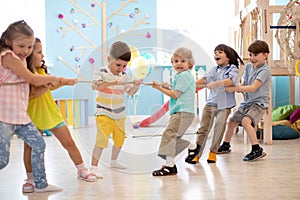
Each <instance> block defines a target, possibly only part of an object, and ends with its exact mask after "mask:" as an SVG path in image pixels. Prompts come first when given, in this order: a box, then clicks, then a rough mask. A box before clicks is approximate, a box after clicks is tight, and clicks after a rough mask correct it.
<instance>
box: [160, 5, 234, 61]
mask: <svg viewBox="0 0 300 200" xmlns="http://www.w3.org/2000/svg"><path fill="white" fill-rule="evenodd" d="M233 17H234V1H232V0H230V1H228V0H226V1H224V0H209V1H203V0H184V1H183V0H157V26H158V28H164V29H177V30H178V29H180V30H181V31H183V32H185V33H186V34H188V35H189V36H190V37H191V38H192V39H193V40H194V41H195V42H197V43H198V44H199V45H200V46H201V47H202V48H203V49H204V50H205V51H206V52H207V53H208V55H210V56H211V57H212V58H213V54H214V52H213V51H214V48H215V47H216V46H217V45H218V44H221V43H224V44H227V45H230V46H232V45H231V43H232V38H233V34H232V32H231V27H233V24H232V23H233ZM174 42H175V41H174ZM232 44H233V43H232ZM232 47H233V46H232Z"/></svg>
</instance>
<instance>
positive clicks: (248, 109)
mask: <svg viewBox="0 0 300 200" xmlns="http://www.w3.org/2000/svg"><path fill="white" fill-rule="evenodd" d="M266 109H267V108H265V107H264V106H263V105H258V104H256V103H255V104H252V105H250V106H245V107H239V109H238V110H237V111H236V112H235V113H233V115H232V117H231V118H230V120H231V121H234V122H236V123H238V124H239V125H241V123H242V120H243V118H244V117H249V118H250V119H251V121H252V123H251V125H252V126H253V127H256V125H257V124H258V123H259V121H260V120H261V119H262V118H263V116H264V114H265V111H266Z"/></svg>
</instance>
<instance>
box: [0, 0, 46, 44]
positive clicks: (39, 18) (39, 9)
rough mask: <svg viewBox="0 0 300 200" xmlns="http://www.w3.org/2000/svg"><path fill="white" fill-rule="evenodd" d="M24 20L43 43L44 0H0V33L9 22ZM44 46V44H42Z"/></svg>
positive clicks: (44, 35)
mask: <svg viewBox="0 0 300 200" xmlns="http://www.w3.org/2000/svg"><path fill="white" fill-rule="evenodd" d="M22 19H23V20H25V21H26V23H27V24H28V25H29V26H30V27H31V28H32V29H33V31H34V33H35V36H36V37H39V38H40V39H41V40H42V41H43V44H44V43H45V42H46V41H45V38H46V33H45V0H0V33H1V34H2V32H3V31H5V29H6V28H7V26H8V25H9V24H11V23H12V22H15V21H19V20H22ZM44 46H46V45H44Z"/></svg>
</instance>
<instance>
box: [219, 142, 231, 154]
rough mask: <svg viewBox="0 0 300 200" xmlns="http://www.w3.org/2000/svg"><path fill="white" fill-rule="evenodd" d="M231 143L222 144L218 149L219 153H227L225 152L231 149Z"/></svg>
mask: <svg viewBox="0 0 300 200" xmlns="http://www.w3.org/2000/svg"><path fill="white" fill-rule="evenodd" d="M230 147H231V146H230V144H229V145H226V144H222V145H221V146H220V147H219V149H218V151H217V154H225V153H229V152H230V151H231V149H230Z"/></svg>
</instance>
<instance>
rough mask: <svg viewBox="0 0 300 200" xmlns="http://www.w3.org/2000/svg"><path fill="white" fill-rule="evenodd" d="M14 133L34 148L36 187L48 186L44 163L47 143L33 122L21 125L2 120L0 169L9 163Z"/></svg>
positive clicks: (32, 162) (32, 154) (32, 159)
mask: <svg viewBox="0 0 300 200" xmlns="http://www.w3.org/2000/svg"><path fill="white" fill-rule="evenodd" d="M13 134H16V135H17V136H18V138H20V139H22V140H24V142H26V143H27V144H28V145H29V146H30V147H31V148H32V153H31V165H32V172H33V177H34V182H35V187H36V188H38V189H40V188H45V187H47V185H48V183H47V179H46V173H45V164H44V153H45V148H46V143H45V141H44V139H43V137H42V136H41V135H40V134H39V132H38V130H37V128H36V127H35V126H34V125H33V123H32V122H30V123H29V124H20V125H15V124H7V123H4V122H0V170H1V169H3V168H4V167H5V166H6V165H7V164H8V161H9V155H10V142H11V139H12V137H13Z"/></svg>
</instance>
